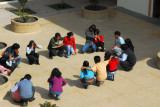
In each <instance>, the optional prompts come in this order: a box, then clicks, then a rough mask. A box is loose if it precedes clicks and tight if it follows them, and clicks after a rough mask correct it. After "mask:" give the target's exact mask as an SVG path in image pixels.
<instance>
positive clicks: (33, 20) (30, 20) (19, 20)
mask: <svg viewBox="0 0 160 107" xmlns="http://www.w3.org/2000/svg"><path fill="white" fill-rule="evenodd" d="M37 20H38V18H36V17H32V16H31V17H30V18H29V21H28V22H27V23H32V22H36V21H37ZM14 21H16V22H20V23H26V22H24V20H23V18H21V17H19V18H15V19H14Z"/></svg>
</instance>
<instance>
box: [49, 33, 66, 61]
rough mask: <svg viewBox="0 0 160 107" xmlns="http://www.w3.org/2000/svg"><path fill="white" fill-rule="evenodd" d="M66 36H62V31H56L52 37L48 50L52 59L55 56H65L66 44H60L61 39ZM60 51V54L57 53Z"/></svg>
mask: <svg viewBox="0 0 160 107" xmlns="http://www.w3.org/2000/svg"><path fill="white" fill-rule="evenodd" d="M63 39H64V38H63V37H61V34H60V33H56V34H55V36H54V37H53V38H51V40H50V42H49V44H48V50H49V58H51V59H52V57H53V56H56V55H58V56H60V57H63V54H64V50H65V46H64V44H63V43H62V44H59V42H60V41H61V40H63ZM57 51H58V54H57Z"/></svg>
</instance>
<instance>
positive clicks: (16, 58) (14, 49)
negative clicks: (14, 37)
mask: <svg viewBox="0 0 160 107" xmlns="http://www.w3.org/2000/svg"><path fill="white" fill-rule="evenodd" d="M19 48H20V45H19V44H18V43H14V44H13V45H12V46H10V47H8V48H7V49H6V50H5V52H8V53H10V54H11V57H12V62H13V63H15V64H16V66H19V64H20V62H21V60H22V56H20V55H19ZM5 52H4V53H5Z"/></svg>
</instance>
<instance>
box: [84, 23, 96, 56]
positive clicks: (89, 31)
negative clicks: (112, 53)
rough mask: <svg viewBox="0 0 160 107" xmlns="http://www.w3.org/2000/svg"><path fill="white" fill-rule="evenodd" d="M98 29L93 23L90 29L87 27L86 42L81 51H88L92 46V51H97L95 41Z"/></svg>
mask: <svg viewBox="0 0 160 107" xmlns="http://www.w3.org/2000/svg"><path fill="white" fill-rule="evenodd" d="M95 29H96V25H94V24H93V25H91V26H90V27H89V28H88V29H86V32H85V35H86V43H85V45H84V46H83V47H82V49H81V51H82V53H84V52H86V51H87V50H88V48H90V47H92V52H95V51H96V49H97V47H96V44H94V43H93V41H94V40H95V35H94V30H95Z"/></svg>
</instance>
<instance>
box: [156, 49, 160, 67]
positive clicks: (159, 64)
mask: <svg viewBox="0 0 160 107" xmlns="http://www.w3.org/2000/svg"><path fill="white" fill-rule="evenodd" d="M157 66H158V68H159V69H160V52H158V54H157Z"/></svg>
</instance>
